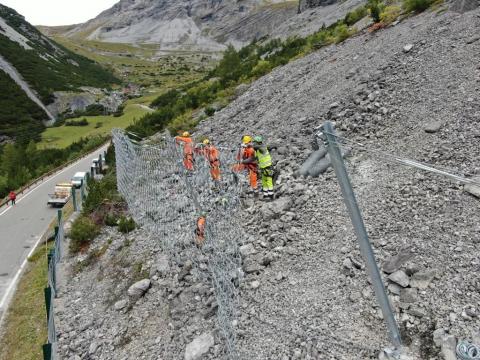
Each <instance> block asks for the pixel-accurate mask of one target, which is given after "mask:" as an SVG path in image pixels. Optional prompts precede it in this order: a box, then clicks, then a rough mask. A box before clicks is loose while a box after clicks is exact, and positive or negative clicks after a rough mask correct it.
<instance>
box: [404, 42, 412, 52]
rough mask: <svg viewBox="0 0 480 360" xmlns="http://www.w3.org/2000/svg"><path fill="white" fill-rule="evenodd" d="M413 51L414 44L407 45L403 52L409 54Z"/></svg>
mask: <svg viewBox="0 0 480 360" xmlns="http://www.w3.org/2000/svg"><path fill="white" fill-rule="evenodd" d="M412 49H413V44H407V45H405V46H404V47H403V52H404V53H408V52H410V51H411V50H412Z"/></svg>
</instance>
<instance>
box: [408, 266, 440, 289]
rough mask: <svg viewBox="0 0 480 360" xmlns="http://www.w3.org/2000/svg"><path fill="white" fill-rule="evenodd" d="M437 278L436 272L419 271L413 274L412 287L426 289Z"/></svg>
mask: <svg viewBox="0 0 480 360" xmlns="http://www.w3.org/2000/svg"><path fill="white" fill-rule="evenodd" d="M434 278H435V271H433V270H430V271H419V272H417V273H415V274H413V276H412V278H411V280H410V286H411V287H414V288H417V289H426V288H427V287H428V285H429V284H430V283H431V282H432V280H433V279H434Z"/></svg>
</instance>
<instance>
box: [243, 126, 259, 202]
mask: <svg viewBox="0 0 480 360" xmlns="http://www.w3.org/2000/svg"><path fill="white" fill-rule="evenodd" d="M238 160H239V161H240V165H241V166H242V167H243V169H244V170H247V171H248V178H249V182H250V187H251V188H252V190H253V192H254V193H255V194H257V193H258V183H257V172H258V165H257V161H256V158H255V149H254V148H253V144H252V137H251V136H248V135H245V136H244V137H243V138H242V149H241V151H240V152H239V157H238Z"/></svg>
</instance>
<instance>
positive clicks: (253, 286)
mask: <svg viewBox="0 0 480 360" xmlns="http://www.w3.org/2000/svg"><path fill="white" fill-rule="evenodd" d="M250 287H251V288H252V289H258V288H259V287H260V281H258V280H254V281H252V282H251V283H250Z"/></svg>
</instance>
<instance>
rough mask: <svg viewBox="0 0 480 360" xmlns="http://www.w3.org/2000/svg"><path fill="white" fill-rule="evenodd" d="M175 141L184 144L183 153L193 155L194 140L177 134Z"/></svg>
mask: <svg viewBox="0 0 480 360" xmlns="http://www.w3.org/2000/svg"><path fill="white" fill-rule="evenodd" d="M175 142H176V143H177V144H178V145H181V144H183V155H193V140H192V138H190V137H184V136H176V137H175Z"/></svg>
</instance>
